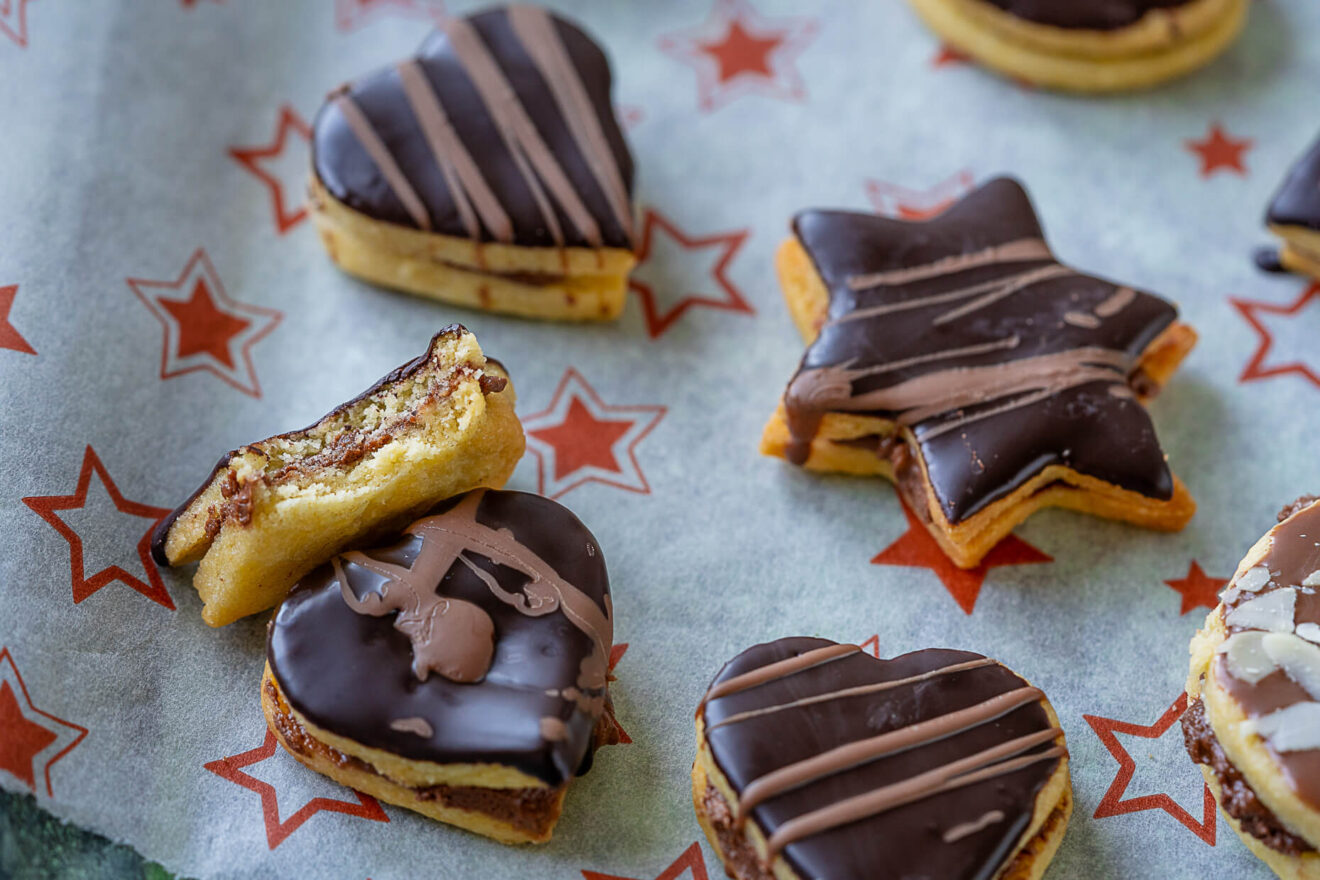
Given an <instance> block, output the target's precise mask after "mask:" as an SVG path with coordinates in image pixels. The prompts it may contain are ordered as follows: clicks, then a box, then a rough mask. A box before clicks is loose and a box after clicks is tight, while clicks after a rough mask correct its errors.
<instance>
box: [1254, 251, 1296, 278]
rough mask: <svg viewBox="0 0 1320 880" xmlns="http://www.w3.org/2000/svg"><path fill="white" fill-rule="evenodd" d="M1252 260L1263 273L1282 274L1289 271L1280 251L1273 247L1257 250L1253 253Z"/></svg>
mask: <svg viewBox="0 0 1320 880" xmlns="http://www.w3.org/2000/svg"><path fill="white" fill-rule="evenodd" d="M1251 259H1252V261H1253V262H1254V263H1255V264H1256V268H1257V269H1260V270H1261V271H1262V272H1273V273H1275V274H1280V273H1283V272H1287V271H1288V269H1287V267H1286V266H1284V265H1283V260H1282V259H1281V258H1280V256H1279V249H1278V248H1277V247H1274V246H1273V245H1267V246H1265V247H1258V248H1256V249H1255V250H1254V251H1252V252H1251Z"/></svg>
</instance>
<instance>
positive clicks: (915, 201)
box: [866, 170, 976, 220]
mask: <svg viewBox="0 0 1320 880" xmlns="http://www.w3.org/2000/svg"><path fill="white" fill-rule="evenodd" d="M975 183H976V178H975V177H973V175H972V172H970V171H967V170H963V171H959V172H958V173H957V174H955V175H953V176H952V177H949V178H946V179H945V180H942V181H940V182H939V183H937V184H935V185H934V186H932V187H931V188H930V189H924V190H920V189H908V188H907V187H905V186H898V185H897V184H893V183H889V182H887V181H883V180H867V181H866V197H867V198H868V199H870V200H871V204H872V205H874V206H875V210H876V213H877V214H884V215H885V216H886V217H894V218H896V219H899V220H929V219H930V218H931V217H934V216H935V215H936V214H941V213H943V212H944V209H945V208H947V207H949V205H952V204H953V203H954V202H956V201H957V200H958V199H960V198H962V197H963V196H965V195H967V194H968V193H969V192H971V191H972V187H973V185H974V184H975Z"/></svg>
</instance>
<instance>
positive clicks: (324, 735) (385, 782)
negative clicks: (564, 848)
mask: <svg viewBox="0 0 1320 880" xmlns="http://www.w3.org/2000/svg"><path fill="white" fill-rule="evenodd" d="M261 709H262V712H263V713H264V714H265V716H266V724H267V725H268V726H269V727H270V729H271V731H272V732H273V733H274V734H275V738H276V739H277V740H278V741H279V743H280V745H281V746H283V747H284V748H285V750H286V751H288V752H289V754H290V755H292V756H293V757H294V758H296V759H297V760H298V761H299V762H300V763H302V764H305V765H306V766H308V767H310V768H311V769H313V770H315V771H316V772H317V773H320V774H322V775H323V776H328V777H329V778H331V779H333V780H334V781H336V782H338V783H340V784H341V785H346V786H348V787H349V788H353V789H356V790H357V791H361V792H365V793H366V794H369V795H371V796H372V797H374V798H377V799H378V800H382V801H385V802H387V803H391V804H396V805H398V806H400V807H405V808H406V809H409V810H413V811H414V812H418V813H421V814H422V815H424V816H428V817H430V818H432V819H435V820H436V821H438V822H444V823H445V824H447V825H454V826H457V827H459V828H464V829H466V830H468V831H472V832H475V833H477V834H480V835H483V836H485V837H490V838H492V839H494V840H498V841H499V842H501V843H545V842H546V841H548V840H549V839H550V837H551V835H552V834H553V833H554V827H555V823H556V822H557V821H558V820H559V814H560V812H561V810H562V808H563V802H564V795H565V793H566V792H567V790H568V786H567V785H563V786H560V787H558V788H551V787H550V786H547V785H546V784H545V783H544V782H542V781H541V780H539V779H536V778H534V777H531V776H528V775H526V774H524V773H522V772H521V771H518V770H516V769H514V768H512V767H503V766H500V765H495V764H452V765H448V764H434V763H431V762H427V761H410V760H407V759H404V758H400V757H399V756H397V755H392V754H390V753H388V752H382V751H380V750H379V749H372V748H369V747H367V746H363V745H361V744H360V743H356V742H354V741H353V740H350V739H346V738H344V737H341V736H336V735H334V734H332V733H330V732H328V731H325V730H321V729H319V728H318V727H316V726H315V725H314V724H312V723H311V722H310V721H308V720H307V719H306V718H305V717H303V716H302V715H301V714H300V713H298V712H297V711H296V710H295V709H293V707H291V706H290V705H289V703H288V701H287V700H286V699H285V697H284V694H283V692H282V691H281V690H280V687H279V684H278V683H277V682H276V681H275V678H274V676H273V675H272V674H271V671H270V666H269V665H267V666H266V671H265V672H264V674H263V675H262V679H261Z"/></svg>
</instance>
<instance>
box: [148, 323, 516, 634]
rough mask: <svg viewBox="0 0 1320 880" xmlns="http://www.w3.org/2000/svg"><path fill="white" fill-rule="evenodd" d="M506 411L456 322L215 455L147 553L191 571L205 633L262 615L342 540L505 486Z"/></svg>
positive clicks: (500, 382)
mask: <svg viewBox="0 0 1320 880" xmlns="http://www.w3.org/2000/svg"><path fill="white" fill-rule="evenodd" d="M513 403H514V394H513V388H512V386H511V385H510V384H509V381H508V377H507V376H506V375H505V373H504V371H503V369H502V368H501V367H500V366H499V364H497V363H496V362H494V361H488V360H487V359H486V357H485V356H484V355H483V354H482V352H481V347H480V346H479V345H478V344H477V340H476V337H475V336H473V335H472V334H471V333H470V332H468V330H467V329H466V328H464V327H461V326H459V325H457V324H455V325H452V326H450V327H448V328H446V329H444V330H442V331H440V332H439V333H437V334H436V335H435V337H434V338H433V339H432V340H431V345H430V348H429V349H428V350H427V352H426V353H425V354H423V355H422V356H420V357H418V358H416V359H414V360H412V361H410V362H409V363H407V364H404V365H403V366H402V367H400V368H399V369H397V370H395V371H394V372H392V373H390V374H389V375H387V376H385V377H384V378H383V379H381V380H380V381H379V382H377V383H376V384H375V385H373V386H372V387H370V388H368V389H367V390H366V391H364V392H363V393H362V394H360V395H359V396H357V397H355V398H354V399H353V400H350V401H348V402H347V403H344V404H341V405H340V406H338V407H336V408H335V409H334V410H332V411H331V412H330V413H329V414H327V415H326V416H324V417H323V418H321V419H320V420H319V421H318V422H317V423H316V424H314V425H312V426H310V427H308V428H304V429H302V430H301V431H291V432H289V433H287V434H279V435H276V436H274V437H270V438H268V439H266V440H261V441H259V442H257V443H251V444H248V445H247V446H242V447H240V448H238V449H236V450H234V451H233V452H228V453H226V454H225V455H224V456H222V457H221V459H220V461H219V462H218V463H217V464H216V466H215V468H214V469H213V470H212V471H211V475H210V476H209V477H207V479H206V481H205V482H204V483H202V485H201V487H200V488H198V489H197V491H196V492H194V493H193V494H192V496H190V497H189V498H188V500H187V501H185V502H184V503H183V504H181V505H180V506H179V507H178V508H177V509H176V510H175V511H174V512H173V513H171V514H170V515H169V516H168V517H166V518H165V519H164V520H162V521H161V523H160V525H159V526H157V527H156V530H155V533H154V534H153V535H152V544H151V548H152V555H153V556H154V557H155V558H156V561H157V562H158V563H160V564H162V565H184V564H185V563H189V562H198V563H199V564H198V566H197V573H196V574H195V575H194V577H193V586H194V587H196V589H197V592H198V593H199V594H200V595H201V597H202V601H203V602H204V603H205V605H206V607H205V608H204V609H203V610H202V618H203V619H204V620H205V621H206V622H207V623H209V624H210V625H211V626H224V625H225V624H227V623H232V622H233V621H235V620H237V619H238V618H240V617H244V616H246V615H248V614H255V613H256V612H258V611H263V610H265V609H267V608H272V607H274V606H275V605H277V604H278V603H279V601H280V600H281V599H283V598H284V596H285V595H286V594H287V593H288V592H289V588H290V587H292V586H293V584H294V582H296V581H297V580H298V578H300V577H302V576H303V575H304V574H306V573H307V572H308V571H310V570H311V569H312V568H313V567H315V566H316V565H318V564H320V563H322V562H324V561H325V560H326V559H328V558H329V557H330V556H331V554H333V553H336V552H338V551H340V550H342V549H343V548H344V547H345V546H347V545H348V544H349V543H350V542H352V541H356V540H359V539H361V538H362V537H363V536H365V535H368V534H370V533H371V532H372V531H374V530H378V529H390V528H398V527H399V526H400V525H401V524H403V523H405V522H407V521H408V520H409V519H411V518H413V517H415V516H416V515H417V514H418V513H419V512H420V511H423V510H425V509H427V508H428V507H430V506H431V505H433V504H435V503H436V501H437V500H438V499H441V498H447V497H449V496H451V495H453V494H454V493H456V492H463V491H466V490H468V489H471V488H474V487H477V486H496V487H498V486H502V485H504V481H505V480H507V479H508V477H509V474H511V473H512V472H513V468H514V465H516V464H517V463H518V459H519V458H520V457H521V456H522V452H523V433H522V425H521V424H519V422H518V417H517V416H516V415H515V414H514V411H513Z"/></svg>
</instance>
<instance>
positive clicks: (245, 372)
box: [128, 248, 283, 397]
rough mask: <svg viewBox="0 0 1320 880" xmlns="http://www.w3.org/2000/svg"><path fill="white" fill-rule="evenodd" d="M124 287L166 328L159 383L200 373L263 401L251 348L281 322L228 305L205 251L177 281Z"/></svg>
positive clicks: (266, 312)
mask: <svg viewBox="0 0 1320 880" xmlns="http://www.w3.org/2000/svg"><path fill="white" fill-rule="evenodd" d="M128 286H129V287H131V288H132V289H133V293H134V294H135V295H136V296H137V298H138V299H140V300H141V301H142V304H143V305H145V306H146V307H147V309H148V310H149V311H150V312H151V314H152V315H154V316H155V318H156V320H158V321H160V323H161V326H162V327H164V328H165V339H164V343H163V347H162V350H161V356H160V378H161V379H162V380H164V379H173V378H175V377H176V376H183V375H185V374H187V373H192V372H197V371H204V372H208V373H211V374H213V375H215V376H217V377H218V378H220V379H221V380H223V381H224V382H226V383H227V384H229V385H232V386H233V387H234V388H237V389H238V390H239V391H242V392H243V393H244V394H248V395H251V396H252V397H260V396H261V385H260V383H259V382H258V381H257V372H256V370H255V369H254V368H253V366H252V346H253V345H255V344H256V343H257V342H259V341H261V340H262V339H263V338H265V337H266V335H267V334H269V333H270V332H271V331H272V330H274V329H275V326H276V325H277V324H279V322H280V319H281V318H282V317H283V316H282V315H281V314H280V313H279V312H278V311H276V310H274V309H268V308H265V307H264V306H257V305H252V304H251V303H243V302H238V301H237V300H234V299H231V298H230V296H229V294H227V293H225V288H224V285H223V284H221V283H220V276H219V275H217V274H216V271H215V267H214V266H213V265H211V260H210V258H209V257H207V255H206V251H205V250H204V249H202V248H198V249H197V251H196V252H195V253H194V254H193V255H192V257H190V258H189V260H188V263H187V265H186V266H184V267H183V274H181V275H180V276H179V278H178V280H177V281H148V280H145V279H141V278H129V279H128Z"/></svg>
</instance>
